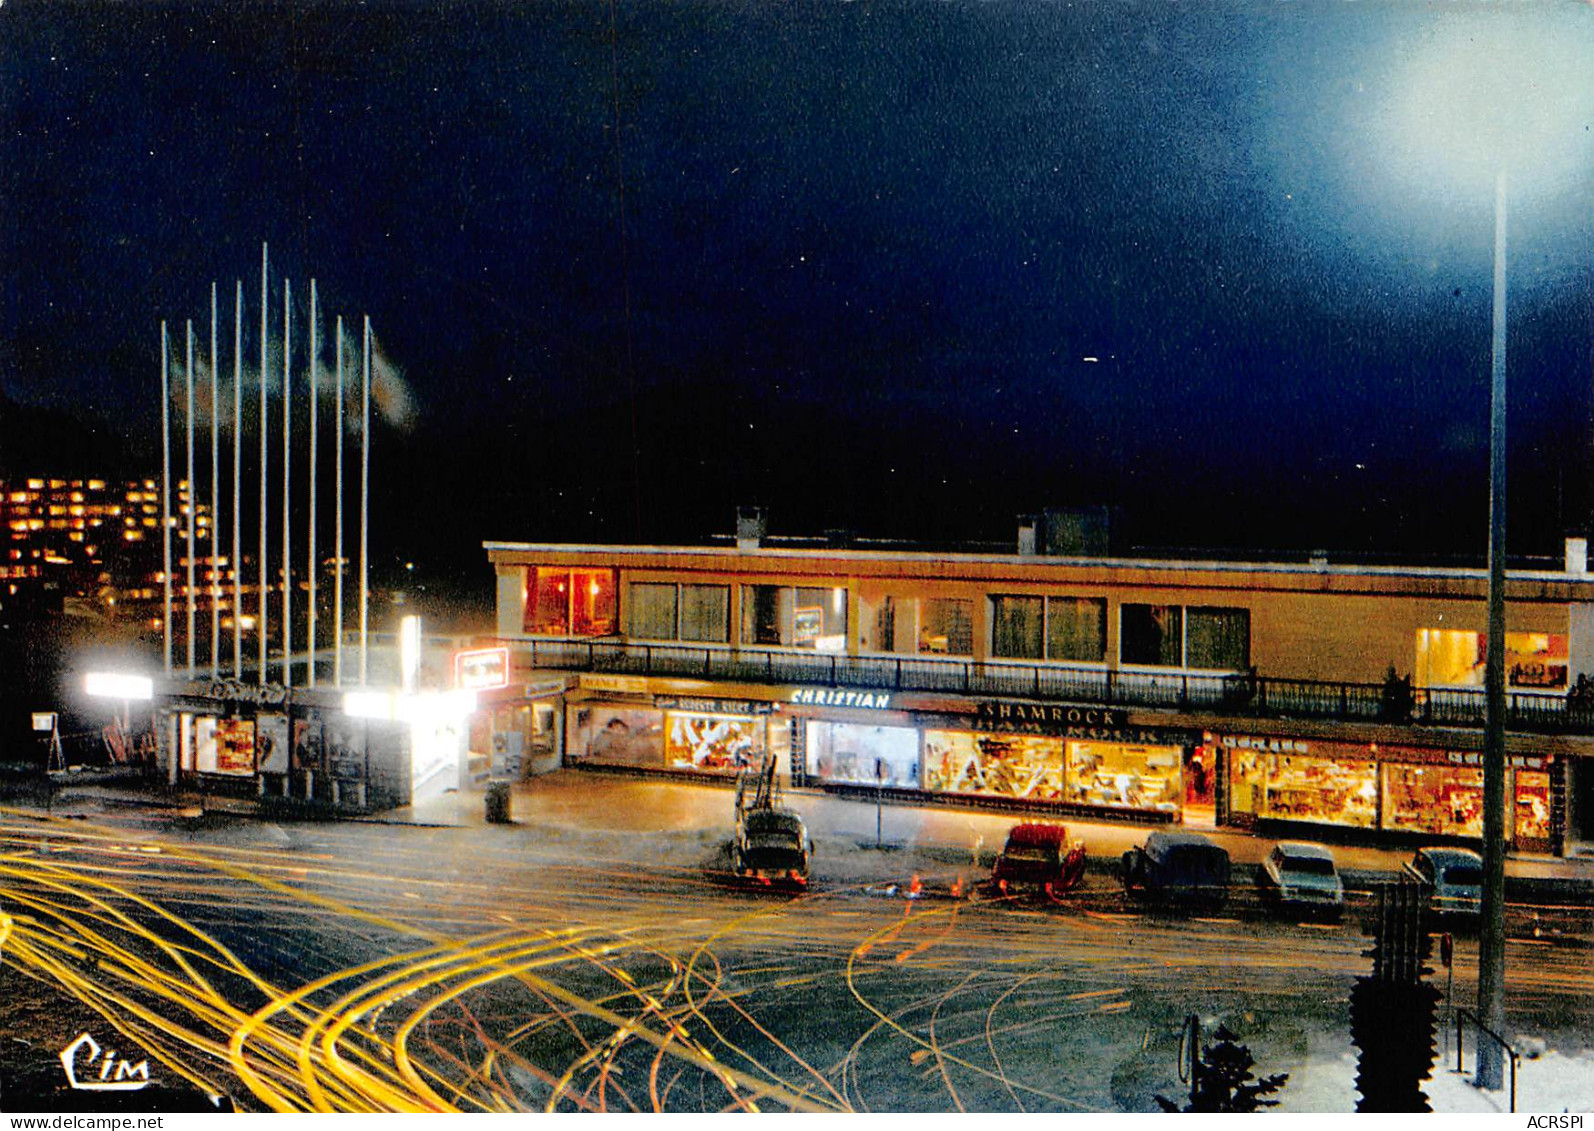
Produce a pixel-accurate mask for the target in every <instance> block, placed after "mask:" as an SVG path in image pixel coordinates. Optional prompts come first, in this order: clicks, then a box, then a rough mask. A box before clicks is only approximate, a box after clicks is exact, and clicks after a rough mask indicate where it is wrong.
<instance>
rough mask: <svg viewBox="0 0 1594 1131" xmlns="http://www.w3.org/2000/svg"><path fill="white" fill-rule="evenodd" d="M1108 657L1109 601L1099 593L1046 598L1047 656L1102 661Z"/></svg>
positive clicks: (1088, 662)
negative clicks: (1090, 595)
mask: <svg viewBox="0 0 1594 1131" xmlns="http://www.w3.org/2000/svg"><path fill="white" fill-rule="evenodd" d="M1106 657H1107V602H1106V601H1105V600H1103V599H1101V598H1099V597H1048V598H1046V658H1047V659H1049V660H1072V661H1075V662H1078V663H1087V664H1099V663H1101V661H1102V660H1104V659H1106Z"/></svg>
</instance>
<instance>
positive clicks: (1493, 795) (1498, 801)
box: [1476, 170, 1506, 1090]
mask: <svg viewBox="0 0 1594 1131" xmlns="http://www.w3.org/2000/svg"><path fill="white" fill-rule="evenodd" d="M1505 217H1506V180H1505V171H1504V170H1501V171H1500V173H1499V174H1497V176H1496V177H1495V185H1494V319H1493V322H1494V329H1493V334H1492V338H1493V342H1492V358H1491V365H1490V380H1489V598H1488V599H1489V613H1488V632H1489V644H1488V651H1487V654H1486V656H1485V658H1484V675H1483V683H1484V735H1483V915H1482V918H1483V922H1482V923H1481V925H1480V927H1479V933H1478V1013H1479V1015H1480V1016H1481V1017H1482V1019H1483V1023H1484V1024H1485V1025H1487V1026H1488V1027H1489V1028H1490V1029H1493V1030H1494V1031H1495V1032H1496V1033H1498V1032H1500V1031H1501V1030H1502V1029H1504V1028H1505V503H1506V481H1505V450H1506V449H1505ZM1477 1063H1478V1073H1477V1080H1476V1082H1477V1085H1478V1087H1480V1088H1489V1089H1491V1090H1498V1089H1499V1087H1500V1085H1501V1083H1502V1078H1501V1073H1502V1065H1501V1058H1500V1050H1499V1048H1498V1046H1496V1045H1495V1044H1494V1043H1493V1042H1491V1041H1481V1040H1480V1041H1479V1042H1478V1061H1477Z"/></svg>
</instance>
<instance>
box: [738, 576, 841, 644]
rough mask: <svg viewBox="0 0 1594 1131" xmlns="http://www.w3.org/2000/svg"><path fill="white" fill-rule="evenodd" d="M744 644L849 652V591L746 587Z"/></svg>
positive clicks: (743, 604)
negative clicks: (778, 645)
mask: <svg viewBox="0 0 1594 1131" xmlns="http://www.w3.org/2000/svg"><path fill="white" fill-rule="evenodd" d="M742 643H743V644H781V645H786V646H789V647H794V648H813V649H815V650H816V651H820V652H844V651H846V650H847V591H846V590H845V589H843V588H841V587H840V586H836V587H833V588H830V589H810V588H802V589H791V588H788V587H786V586H783V585H744V586H742Z"/></svg>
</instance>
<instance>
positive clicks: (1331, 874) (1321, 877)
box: [1256, 841, 1345, 919]
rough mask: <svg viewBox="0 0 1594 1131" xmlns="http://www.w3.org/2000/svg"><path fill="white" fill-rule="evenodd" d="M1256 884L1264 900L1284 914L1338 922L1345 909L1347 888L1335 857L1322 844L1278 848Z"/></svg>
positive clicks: (1290, 844) (1264, 863) (1288, 843)
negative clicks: (1326, 918)
mask: <svg viewBox="0 0 1594 1131" xmlns="http://www.w3.org/2000/svg"><path fill="white" fill-rule="evenodd" d="M1256 883H1257V886H1258V887H1259V888H1261V890H1262V898H1263V899H1264V900H1265V901H1266V902H1268V903H1269V904H1271V905H1273V906H1274V907H1276V908H1278V909H1279V910H1280V911H1289V912H1291V913H1292V914H1301V915H1325V916H1328V917H1331V918H1336V919H1337V918H1338V917H1339V915H1340V913H1341V912H1342V911H1344V909H1345V885H1344V884H1343V883H1342V882H1341V881H1340V878H1339V871H1338V870H1337V869H1336V868H1335V867H1334V854H1333V853H1332V852H1330V851H1329V850H1328V849H1326V848H1324V847H1322V846H1321V845H1317V844H1300V843H1298V842H1295V841H1285V842H1283V843H1281V844H1276V845H1274V846H1273V851H1272V852H1270V853H1268V854H1267V859H1266V860H1264V861H1262V866H1261V867H1260V868H1258V869H1257V872H1256Z"/></svg>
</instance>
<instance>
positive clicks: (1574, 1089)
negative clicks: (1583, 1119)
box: [1423, 1049, 1594, 1112]
mask: <svg viewBox="0 0 1594 1131" xmlns="http://www.w3.org/2000/svg"><path fill="white" fill-rule="evenodd" d="M1472 1066H1473V1059H1472V1053H1471V1051H1470V1050H1469V1051H1468V1053H1467V1075H1465V1076H1462V1075H1458V1074H1457V1073H1456V1071H1455V1061H1453V1060H1452V1061H1451V1062H1450V1064H1449V1065H1448V1066H1444V1067H1441V1066H1435V1068H1434V1075H1433V1078H1432V1079H1430V1080H1429V1081H1428V1084H1427V1086H1426V1087H1425V1088H1424V1089H1423V1090H1424V1091H1425V1092H1427V1093H1428V1098H1429V1100H1430V1101H1431V1103H1432V1105H1433V1109H1434V1110H1435V1111H1446V1112H1453V1111H1474V1112H1490V1111H1510V1110H1511V1070H1510V1066H1509V1065H1508V1066H1507V1067H1506V1077H1505V1079H1506V1086H1505V1087H1504V1088H1502V1089H1501V1090H1500V1091H1498V1092H1485V1091H1480V1090H1479V1089H1477V1088H1474V1087H1473V1086H1472ZM1517 1110H1518V1111H1527V1112H1557V1111H1585V1112H1586V1111H1594V1055H1591V1054H1589V1053H1587V1052H1584V1053H1583V1054H1581V1055H1578V1056H1569V1055H1567V1054H1565V1053H1561V1052H1557V1051H1556V1050H1555V1049H1551V1050H1549V1051H1548V1052H1546V1053H1544V1054H1543V1055H1542V1056H1537V1057H1534V1058H1533V1059H1531V1060H1530V1059H1528V1058H1527V1057H1523V1058H1522V1061H1521V1063H1520V1064H1519V1065H1518V1066H1517Z"/></svg>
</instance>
